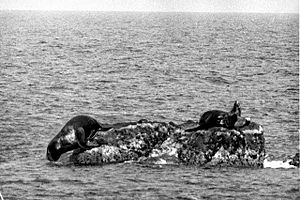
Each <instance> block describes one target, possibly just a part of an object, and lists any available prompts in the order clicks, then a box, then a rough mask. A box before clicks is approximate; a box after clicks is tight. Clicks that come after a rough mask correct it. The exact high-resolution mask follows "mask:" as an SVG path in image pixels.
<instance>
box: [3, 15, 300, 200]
mask: <svg viewBox="0 0 300 200" xmlns="http://www.w3.org/2000/svg"><path fill="white" fill-rule="evenodd" d="M298 81H299V15H289V14H209V13H206V14H203V13H202V14H201V13H125V12H124V13H118V12H111V13H110V12H103V13H101V12H37V11H35V12H33V11H31V12H30V11H1V12H0V106H1V109H0V138H1V140H0V143H1V145H0V193H1V194H2V196H3V198H4V199H5V200H8V199H47V200H52V199H90V200H91V199H102V198H103V199H296V198H297V197H298V199H299V198H300V194H299V193H300V191H299V183H300V179H299V170H298V169H232V168H220V169H219V168H218V169H201V168H197V167H193V166H170V165H153V166H149V165H148V166H145V165H139V164H132V163H131V164H129V163H121V164H114V165H105V166H93V167H91V166H87V167H78V166H65V165H55V164H51V163H49V162H48V161H47V160H46V158H45V149H46V147H47V144H48V142H49V141H50V140H51V139H52V138H53V137H54V135H56V134H57V133H58V131H59V130H60V129H61V127H62V126H63V125H64V124H65V123H66V121H68V120H69V119H70V118H72V117H73V116H75V115H78V114H87V115H90V116H93V117H95V118H96V119H97V120H98V121H99V122H102V123H115V122H124V121H134V120H139V119H141V118H147V119H152V120H159V121H173V122H177V123H181V122H184V121H186V120H188V119H192V120H198V118H199V117H200V115H201V113H203V112H204V111H207V110H209V109H222V110H229V109H230V108H231V107H232V105H233V102H234V101H235V100H239V101H240V102H241V106H242V108H243V110H242V115H243V116H245V117H250V118H251V119H252V120H253V121H255V122H258V123H260V124H261V125H263V126H264V129H265V138H266V150H267V152H268V154H270V156H271V157H272V159H275V160H276V159H277V160H283V159H285V158H286V157H287V156H288V155H294V154H295V153H296V152H297V151H299V83H298Z"/></svg>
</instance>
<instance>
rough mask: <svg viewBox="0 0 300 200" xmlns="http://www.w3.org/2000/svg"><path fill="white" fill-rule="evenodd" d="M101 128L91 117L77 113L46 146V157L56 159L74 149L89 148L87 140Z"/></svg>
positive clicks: (51, 159)
mask: <svg viewBox="0 0 300 200" xmlns="http://www.w3.org/2000/svg"><path fill="white" fill-rule="evenodd" d="M98 130H101V126H100V124H99V123H98V122H97V120H95V119H94V118H92V117H89V116H84V115H79V116H76V117H73V118H72V119H70V120H69V121H68V122H67V123H66V124H65V126H64V127H63V128H62V129H61V130H60V132H59V133H58V134H57V135H56V136H55V137H54V138H53V139H52V140H51V141H50V143H49V145H48V147H47V155H46V156H47V159H48V160H50V161H57V160H58V159H59V158H60V156H61V155H62V154H63V153H65V152H68V151H71V150H74V149H78V148H80V149H83V150H85V149H90V148H91V147H89V146H87V142H88V140H89V139H90V138H92V137H93V136H94V134H95V133H96V132H97V131H98Z"/></svg>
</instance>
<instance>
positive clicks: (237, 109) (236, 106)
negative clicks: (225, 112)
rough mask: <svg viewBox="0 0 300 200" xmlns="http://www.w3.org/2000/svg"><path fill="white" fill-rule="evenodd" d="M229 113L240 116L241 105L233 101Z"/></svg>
mask: <svg viewBox="0 0 300 200" xmlns="http://www.w3.org/2000/svg"><path fill="white" fill-rule="evenodd" d="M229 113H230V114H236V115H237V116H239V117H240V116H241V114H242V111H241V105H240V103H239V102H238V101H235V102H234V104H233V107H232V109H231V111H230V112H229Z"/></svg>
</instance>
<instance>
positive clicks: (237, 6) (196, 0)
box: [0, 0, 299, 13]
mask: <svg viewBox="0 0 300 200" xmlns="http://www.w3.org/2000/svg"><path fill="white" fill-rule="evenodd" d="M0 10H88V11H150V12H155V11H158V12H250V13H253V12H254V13H299V0H0Z"/></svg>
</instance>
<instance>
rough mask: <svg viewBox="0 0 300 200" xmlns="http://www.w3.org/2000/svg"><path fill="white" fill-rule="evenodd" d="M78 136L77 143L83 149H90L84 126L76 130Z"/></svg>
mask: <svg viewBox="0 0 300 200" xmlns="http://www.w3.org/2000/svg"><path fill="white" fill-rule="evenodd" d="M75 135H76V138H77V144H78V145H79V147H80V148H82V149H89V147H88V146H87V145H86V143H87V138H86V134H85V131H84V129H83V128H82V127H78V128H77V129H76V132H75Z"/></svg>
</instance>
